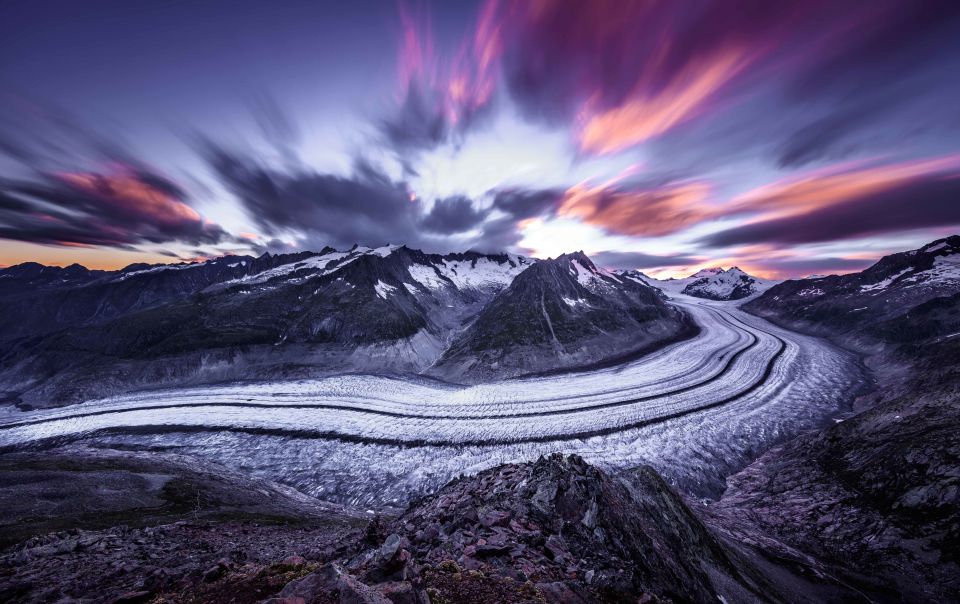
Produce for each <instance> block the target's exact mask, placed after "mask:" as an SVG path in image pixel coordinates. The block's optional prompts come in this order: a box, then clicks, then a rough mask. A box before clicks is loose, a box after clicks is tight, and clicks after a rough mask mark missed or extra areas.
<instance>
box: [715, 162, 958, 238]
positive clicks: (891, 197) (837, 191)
mask: <svg viewBox="0 0 960 604" xmlns="http://www.w3.org/2000/svg"><path fill="white" fill-rule="evenodd" d="M958 198H960V155H947V156H944V157H939V158H934V159H926V160H917V161H909V162H902V163H897V164H889V165H882V166H867V167H865V166H852V167H851V166H849V165H848V166H844V167H841V168H836V167H834V168H831V169H824V170H818V171H814V172H810V173H807V174H805V175H802V176H799V177H792V178H790V179H788V180H785V181H781V182H777V183H773V184H771V185H767V186H765V187H761V188H759V189H756V190H754V191H750V192H748V193H746V194H744V195H742V196H740V197H738V198H737V199H735V200H733V201H732V203H731V204H729V205H728V206H727V208H726V214H727V215H736V214H756V215H757V217H756V219H754V220H752V221H751V222H747V223H746V224H743V225H741V226H738V227H734V228H732V229H728V230H726V231H722V232H719V233H714V234H712V235H709V236H707V237H705V238H704V239H703V240H702V243H705V244H707V245H713V246H733V245H748V244H797V243H813V242H821V241H833V240H842V239H849V238H853V237H864V236H869V235H875V234H879V233H886V232H896V231H904V230H909V229H919V228H930V227H938V226H939V227H943V226H949V225H960V204H958V203H957V199H958Z"/></svg>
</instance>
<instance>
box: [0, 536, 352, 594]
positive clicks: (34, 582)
mask: <svg viewBox="0 0 960 604" xmlns="http://www.w3.org/2000/svg"><path fill="white" fill-rule="evenodd" d="M360 535H361V531H360V530H359V529H349V528H345V527H342V526H338V525H336V524H316V523H312V524H311V523H304V524H302V525H299V526H296V525H285V524H271V523H262V522H261V523H257V522H253V521H241V522H238V521H226V522H210V521H201V522H189V521H180V522H176V523H173V524H167V525H161V526H154V527H146V528H127V527H124V526H118V527H114V528H112V529H109V530H102V531H85V530H71V531H63V532H59V533H52V534H49V535H44V536H41V537H34V538H32V539H29V540H27V541H26V542H24V543H22V544H20V545H18V546H16V547H14V548H11V549H8V550H6V551H5V552H4V553H3V554H2V556H0V601H3V602H11V603H12V602H23V603H39V602H56V601H68V600H69V599H71V598H72V599H77V600H80V601H92V602H113V603H116V604H119V603H121V602H124V603H133V602H211V603H213V602H256V601H257V600H260V599H263V598H264V597H266V596H268V595H269V594H272V593H276V592H277V591H279V590H280V589H281V588H282V587H283V586H284V585H285V584H286V583H288V582H290V581H291V580H292V579H295V578H297V577H299V576H303V575H305V574H307V573H308V572H310V571H311V570H313V569H314V568H316V567H317V566H318V564H322V563H324V562H326V561H327V560H330V559H333V558H336V557H338V556H343V555H349V553H350V552H351V551H352V550H351V548H352V547H355V546H356V545H358V544H359V537H360ZM281 560H282V562H278V561H281ZM238 586H246V587H249V589H250V592H249V594H247V595H246V598H245V599H244V598H241V597H239V596H238V594H236V593H233V592H235V591H236V590H237V589H238ZM227 595H229V598H228V597H227Z"/></svg>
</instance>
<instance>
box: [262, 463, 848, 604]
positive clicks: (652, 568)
mask: <svg viewBox="0 0 960 604" xmlns="http://www.w3.org/2000/svg"><path fill="white" fill-rule="evenodd" d="M378 534H379V535H381V536H382V537H379V538H378V537H377V535H378ZM368 538H370V539H372V540H375V542H376V544H375V546H374V547H371V548H369V549H367V550H366V551H364V552H362V553H360V554H359V555H357V556H354V557H352V558H350V559H344V560H339V561H334V562H330V563H328V564H325V565H323V566H321V567H320V568H318V569H317V570H316V571H315V572H313V573H311V574H309V575H307V576H306V577H304V578H302V579H299V580H297V581H294V582H291V583H290V584H289V585H287V586H286V587H285V588H284V589H283V590H281V591H280V593H279V594H278V595H277V596H275V597H273V598H271V599H269V600H267V601H266V602H267V603H268V604H309V603H321V602H322V603H325V602H363V603H367V604H386V603H388V602H393V603H400V602H404V603H411V604H413V603H426V602H431V603H433V604H436V603H442V602H477V603H480V602H498V603H499V602H513V603H519V602H531V603H533V602H564V603H579V602H583V603H586V602H659V601H675V602H717V601H723V602H752V601H772V602H776V601H820V600H821V599H822V597H826V598H827V599H830V598H837V599H843V600H846V601H857V600H858V599H859V598H860V596H859V595H858V594H856V593H854V592H849V591H846V590H845V589H844V588H842V587H840V586H839V585H837V584H835V583H833V582H832V581H831V580H829V579H828V578H826V575H825V573H823V571H822V570H820V569H817V568H816V567H815V566H812V565H806V564H805V563H804V562H803V561H801V560H799V559H794V560H791V561H790V562H789V563H787V562H786V560H787V558H788V557H789V554H784V553H783V552H781V553H779V554H777V557H778V558H779V559H778V560H777V561H776V562H771V560H773V558H771V557H767V556H765V555H763V554H761V553H759V551H758V550H755V549H751V548H749V547H744V546H740V545H736V544H734V543H733V542H732V541H729V540H728V539H726V538H725V537H722V536H721V535H720V533H718V532H716V531H715V530H714V529H711V528H709V527H707V526H706V525H705V524H703V522H701V520H700V519H699V518H698V516H697V515H696V514H695V513H694V512H692V511H691V509H690V508H689V507H688V506H687V505H686V504H685V503H684V501H683V500H682V499H681V498H680V497H679V496H678V495H677V494H676V493H675V492H673V490H672V489H671V488H670V487H669V486H668V485H667V484H666V483H664V482H663V480H662V479H661V478H660V477H659V476H658V475H657V474H656V473H655V472H653V471H652V470H650V469H646V468H641V469H639V470H638V471H636V472H635V473H633V475H632V476H630V477H620V478H618V477H613V476H611V475H609V474H607V473H605V472H603V471H602V470H600V469H598V468H596V467H593V466H590V465H589V464H587V463H586V462H584V461H583V459H581V458H580V457H577V456H574V455H571V456H569V457H563V456H561V455H553V456H551V457H548V458H541V459H540V460H538V461H537V462H534V463H525V464H510V465H504V466H500V467H497V468H494V469H491V470H488V471H485V472H482V473H480V474H478V475H476V476H473V477H469V478H461V479H459V480H456V481H453V482H451V483H449V484H448V485H447V486H445V487H444V488H443V489H442V490H441V491H440V492H439V493H437V494H436V495H433V496H430V497H427V498H425V499H422V500H420V501H417V502H414V503H413V504H411V506H410V507H409V509H408V510H407V511H406V512H405V513H404V514H403V515H402V516H400V517H399V518H398V519H397V520H396V521H395V522H394V523H393V524H392V525H390V526H382V527H379V526H374V527H372V528H371V530H370V531H368ZM774 566H775V567H776V571H775V572H771V568H772V567H774ZM803 575H806V577H804V576H803Z"/></svg>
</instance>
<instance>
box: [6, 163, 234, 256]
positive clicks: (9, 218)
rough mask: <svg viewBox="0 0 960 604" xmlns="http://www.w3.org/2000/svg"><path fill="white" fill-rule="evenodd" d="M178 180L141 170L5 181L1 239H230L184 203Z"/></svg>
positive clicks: (118, 242) (76, 242) (128, 242)
mask: <svg viewBox="0 0 960 604" xmlns="http://www.w3.org/2000/svg"><path fill="white" fill-rule="evenodd" d="M184 199H185V196H184V193H183V191H181V190H180V188H179V187H177V186H176V185H175V184H174V183H172V182H171V181H169V180H167V179H165V178H164V177H162V176H160V175H158V174H153V173H149V172H144V171H142V170H134V169H121V168H119V167H118V168H117V169H116V171H115V172H113V173H111V174H96V173H63V174H55V175H46V176H44V177H42V178H41V179H40V180H39V181H38V182H30V181H10V180H4V181H0V237H2V238H6V239H15V240H18V241H27V242H31V243H41V244H47V245H62V246H94V245H104V246H113V247H121V248H125V247H131V246H133V245H136V244H140V243H166V242H173V241H177V242H184V243H190V244H193V245H199V244H212V243H219V242H220V241H224V240H227V239H229V236H228V235H227V233H226V232H224V231H223V229H221V228H220V227H219V226H217V225H215V224H212V223H209V222H207V221H205V220H204V219H203V218H202V217H201V216H200V215H199V214H198V213H197V212H196V211H195V210H194V209H193V208H191V207H190V206H189V205H187V204H186V203H185V202H184Z"/></svg>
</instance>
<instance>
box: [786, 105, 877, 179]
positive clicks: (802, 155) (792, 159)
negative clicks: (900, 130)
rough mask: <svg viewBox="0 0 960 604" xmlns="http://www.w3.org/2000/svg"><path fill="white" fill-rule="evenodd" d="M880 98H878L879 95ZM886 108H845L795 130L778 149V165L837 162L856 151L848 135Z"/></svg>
mask: <svg viewBox="0 0 960 604" xmlns="http://www.w3.org/2000/svg"><path fill="white" fill-rule="evenodd" d="M878 96H879V95H878ZM887 108H888V106H885V105H882V104H878V103H877V102H876V99H874V100H871V102H869V103H858V104H847V105H845V106H843V107H838V108H837V109H835V110H834V111H832V112H831V113H829V114H827V115H825V116H822V117H818V118H816V119H814V120H813V121H811V122H809V123H807V124H805V125H803V126H801V127H800V128H797V129H796V130H794V131H793V132H792V133H791V134H790V135H789V136H788V137H787V139H786V140H785V141H784V142H783V145H782V146H781V148H780V150H779V152H778V157H777V165H779V166H780V167H781V168H798V167H802V166H805V165H807V164H810V163H812V162H815V161H818V160H822V159H836V158H838V157H842V156H845V155H849V154H850V153H852V152H853V151H854V150H855V144H853V143H851V142H850V138H851V135H853V134H856V133H857V132H859V131H862V130H864V129H865V126H866V125H867V124H869V122H871V121H872V120H873V119H875V118H876V117H878V116H879V115H880V114H881V113H883V111H884V109H887Z"/></svg>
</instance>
